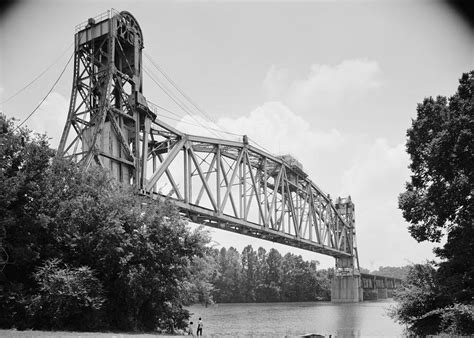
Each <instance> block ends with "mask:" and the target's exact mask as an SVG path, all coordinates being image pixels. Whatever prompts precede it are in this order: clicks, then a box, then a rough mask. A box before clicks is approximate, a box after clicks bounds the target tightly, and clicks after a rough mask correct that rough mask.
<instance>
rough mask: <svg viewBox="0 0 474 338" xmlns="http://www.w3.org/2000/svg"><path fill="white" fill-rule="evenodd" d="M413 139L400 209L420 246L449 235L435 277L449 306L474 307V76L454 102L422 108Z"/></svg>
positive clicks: (429, 102) (464, 80) (466, 77)
mask: <svg viewBox="0 0 474 338" xmlns="http://www.w3.org/2000/svg"><path fill="white" fill-rule="evenodd" d="M407 136H408V140H407V152H408V154H409V155H410V159H411V163H410V169H411V171H412V173H413V174H412V176H411V180H410V182H408V183H407V184H406V191H405V192H403V193H402V194H400V196H399V207H400V209H401V210H402V211H403V216H404V218H405V219H406V220H407V221H408V222H410V226H409V231H410V233H411V235H412V236H413V237H414V238H415V239H416V240H418V241H419V242H421V241H432V242H439V241H440V239H441V237H442V236H443V234H446V235H447V240H446V244H445V245H444V247H442V248H437V249H435V253H436V255H437V256H438V257H439V258H441V259H442V261H441V262H440V263H439V264H438V269H437V271H436V274H435V277H436V284H437V286H438V288H439V292H440V293H441V294H443V295H445V296H446V297H447V299H448V300H449V301H448V303H449V304H451V305H454V306H456V304H457V303H461V304H462V303H464V304H469V303H471V304H472V300H473V299H474V244H473V241H472V238H473V237H474V225H473V222H472V220H473V219H474V190H473V186H474V170H473V169H472V168H474V71H471V72H469V73H465V74H463V75H462V77H461V79H460V80H459V86H458V89H457V92H456V93H455V94H454V95H453V96H452V97H450V98H449V100H448V99H447V98H446V97H442V96H438V97H437V98H436V99H433V98H432V97H429V98H425V100H424V101H423V103H421V104H418V106H417V117H416V119H415V120H413V121H412V126H411V128H410V129H408V131H407ZM449 304H443V303H440V304H436V308H433V309H425V310H426V311H427V312H428V310H430V311H434V310H436V309H441V308H444V307H446V306H448V305H449ZM402 305H403V304H402ZM456 309H458V308H457V307H456ZM440 311H441V310H440ZM446 311H448V310H446ZM449 311H451V310H449ZM433 313H434V312H433ZM448 317H449V316H448ZM448 317H446V318H448ZM438 318H441V317H439V316H438ZM440 320H441V319H440ZM472 320H473V321H474V318H472ZM439 323H440V322H439ZM439 325H440V326H439V329H440V330H441V323H440V324H439ZM466 327H468V326H466ZM464 333H473V332H472V331H470V332H467V331H466V332H464Z"/></svg>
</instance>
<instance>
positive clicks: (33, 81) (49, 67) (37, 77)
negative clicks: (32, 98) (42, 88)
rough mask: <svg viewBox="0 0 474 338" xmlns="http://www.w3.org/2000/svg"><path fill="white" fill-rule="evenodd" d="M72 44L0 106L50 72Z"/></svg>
mask: <svg viewBox="0 0 474 338" xmlns="http://www.w3.org/2000/svg"><path fill="white" fill-rule="evenodd" d="M73 43H74V42H71V44H70V45H69V46H68V47H67V48H66V49H65V50H64V52H62V53H61V55H60V56H59V57H58V58H57V59H56V60H54V61H53V63H52V64H50V65H49V66H48V67H47V68H46V69H45V70H43V71H42V72H41V73H40V74H39V75H38V76H36V77H35V78H34V79H33V80H32V81H31V82H29V83H28V84H26V85H25V86H24V87H23V88H21V89H20V90H18V91H17V92H16V93H15V94H13V95H11V96H10V97H9V98H7V99H6V100H5V101H2V102H0V104H4V103H7V102H8V101H10V100H11V99H13V98H14V97H16V96H17V95H18V94H20V93H21V92H23V91H24V90H25V89H26V88H28V87H29V86H31V85H32V84H33V83H35V82H36V81H37V80H38V79H39V78H40V77H42V76H43V75H44V74H45V73H46V72H47V71H48V70H50V69H51V68H52V67H53V66H54V65H56V64H57V63H58V61H59V60H60V59H61V58H62V57H63V55H64V54H66V52H67V51H68V50H69V49H70V48H71V46H72V45H73Z"/></svg>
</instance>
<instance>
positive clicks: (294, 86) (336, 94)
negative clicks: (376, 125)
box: [263, 59, 382, 114]
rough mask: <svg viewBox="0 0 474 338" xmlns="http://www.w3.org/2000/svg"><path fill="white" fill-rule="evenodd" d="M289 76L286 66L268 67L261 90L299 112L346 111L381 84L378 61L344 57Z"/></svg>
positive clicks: (312, 66)
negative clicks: (296, 76) (301, 75)
mask: <svg viewBox="0 0 474 338" xmlns="http://www.w3.org/2000/svg"><path fill="white" fill-rule="evenodd" d="M290 78H291V77H290V74H289V71H288V70H287V69H285V68H277V67H275V66H272V67H270V69H269V71H268V72H267V75H266V77H265V80H264V81H263V88H264V92H265V93H266V95H267V97H269V98H271V99H276V98H278V99H280V100H282V102H284V103H286V104H287V105H288V106H289V107H291V108H292V109H294V110H295V111H299V112H302V113H306V112H310V113H317V112H324V113H328V114H329V113H331V112H338V113H341V112H346V111H345V110H344V108H346V107H348V106H350V105H351V104H353V103H355V102H358V101H360V100H362V99H364V98H366V97H367V95H369V94H370V93H372V92H373V91H374V90H376V89H378V88H379V87H380V86H381V85H382V81H381V79H380V78H381V69H380V67H379V65H378V63H377V62H376V61H373V60H368V59H350V60H344V61H342V62H341V63H339V64H337V65H335V66H332V65H327V64H312V65H311V66H310V69H309V73H308V75H307V77H306V78H304V79H296V80H290Z"/></svg>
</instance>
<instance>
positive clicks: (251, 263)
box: [240, 245, 258, 302]
mask: <svg viewBox="0 0 474 338" xmlns="http://www.w3.org/2000/svg"><path fill="white" fill-rule="evenodd" d="M240 257H241V259H242V285H241V287H242V295H243V297H244V301H245V302H254V301H255V288H256V287H257V264H258V263H257V254H256V253H255V251H254V250H253V247H252V246H251V245H247V246H246V247H245V248H244V249H243V250H242V255H241V256H240Z"/></svg>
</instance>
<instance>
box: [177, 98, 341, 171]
mask: <svg viewBox="0 0 474 338" xmlns="http://www.w3.org/2000/svg"><path fill="white" fill-rule="evenodd" d="M176 127H177V128H178V129H179V130H181V131H184V132H186V133H189V134H197V135H202V136H209V137H219V138H225V139H230V140H233V141H241V140H242V137H241V136H237V135H244V134H245V135H248V136H249V138H250V144H253V145H254V146H257V147H261V148H264V149H265V150H266V151H269V152H270V153H272V154H281V155H283V154H291V155H292V156H293V157H295V158H297V159H298V160H299V161H300V162H303V165H304V167H305V169H306V170H307V171H308V172H309V173H310V174H311V173H315V172H316V171H315V170H316V169H317V168H318V167H319V166H320V161H318V155H322V154H326V153H329V152H332V151H335V150H336V149H338V148H340V147H342V146H343V144H344V137H343V136H342V134H341V133H340V132H339V131H338V130H337V129H330V130H317V129H316V128H314V127H313V126H311V124H310V123H309V122H308V121H306V120H305V119H304V118H303V117H302V116H300V115H298V114H296V113H295V112H294V111H292V110H291V109H290V108H288V107H287V106H286V105H284V104H283V103H281V102H276V101H273V102H266V103H264V104H263V105H261V106H259V107H257V108H255V109H254V110H252V111H251V112H250V113H248V114H245V115H242V116H240V117H237V118H230V117H223V118H220V119H219V120H217V121H216V123H211V122H209V121H206V120H204V119H202V118H200V117H199V116H193V117H190V116H189V115H187V116H185V117H184V118H183V119H181V121H180V122H179V123H178V124H177V126H176ZM204 127H206V128H208V129H206V128H204ZM216 130H225V131H226V132H230V133H232V134H237V135H230V134H225V133H219V132H218V131H216ZM303 160H304V161H303Z"/></svg>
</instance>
